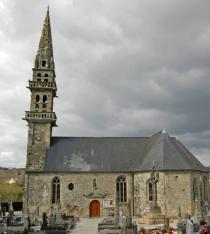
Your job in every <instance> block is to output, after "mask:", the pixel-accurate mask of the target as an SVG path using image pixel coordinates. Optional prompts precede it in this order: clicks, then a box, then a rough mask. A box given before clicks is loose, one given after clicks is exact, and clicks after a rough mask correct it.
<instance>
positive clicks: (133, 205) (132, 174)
mask: <svg viewBox="0 0 210 234" xmlns="http://www.w3.org/2000/svg"><path fill="white" fill-rule="evenodd" d="M134 191H135V190H134V172H132V198H133V199H132V200H133V216H134V207H135V205H134V202H135V200H134V198H135V196H134Z"/></svg>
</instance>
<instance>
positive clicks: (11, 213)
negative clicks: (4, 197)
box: [9, 201, 14, 217]
mask: <svg viewBox="0 0 210 234" xmlns="http://www.w3.org/2000/svg"><path fill="white" fill-rule="evenodd" d="M13 216H14V209H13V204H12V201H10V202H9V217H13Z"/></svg>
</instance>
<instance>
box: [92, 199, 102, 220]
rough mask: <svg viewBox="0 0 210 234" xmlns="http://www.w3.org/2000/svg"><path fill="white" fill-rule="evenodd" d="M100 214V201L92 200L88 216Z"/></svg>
mask: <svg viewBox="0 0 210 234" xmlns="http://www.w3.org/2000/svg"><path fill="white" fill-rule="evenodd" d="M99 216H100V202H99V201H97V200H93V201H91V203H90V217H99Z"/></svg>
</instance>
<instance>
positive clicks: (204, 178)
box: [203, 176, 208, 201]
mask: <svg viewBox="0 0 210 234" xmlns="http://www.w3.org/2000/svg"><path fill="white" fill-rule="evenodd" d="M207 186H208V181H207V178H206V176H204V177H203V195H204V201H208V190H207Z"/></svg>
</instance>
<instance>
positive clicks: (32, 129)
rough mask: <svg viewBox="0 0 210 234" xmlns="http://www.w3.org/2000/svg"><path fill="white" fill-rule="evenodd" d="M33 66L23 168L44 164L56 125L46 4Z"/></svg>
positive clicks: (49, 32)
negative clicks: (24, 165)
mask: <svg viewBox="0 0 210 234" xmlns="http://www.w3.org/2000/svg"><path fill="white" fill-rule="evenodd" d="M32 70H33V77H32V80H29V86H28V87H27V88H29V90H30V92H31V104H30V110H29V111H26V113H25V118H24V120H26V121H27V122H28V127H29V129H28V147H27V165H26V169H30V170H41V169H42V168H43V166H44V161H45V156H46V150H47V148H48V147H49V146H50V144H51V136H52V127H54V126H56V119H57V117H56V114H55V112H53V106H54V105H53V104H54V97H56V91H57V87H56V82H55V70H54V60H53V45H52V35H51V26H50V16H49V7H48V9H47V14H46V17H45V20H44V25H43V28H42V33H41V38H40V41H39V48H38V52H37V54H36V57H35V65H34V68H33V69H32Z"/></svg>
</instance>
